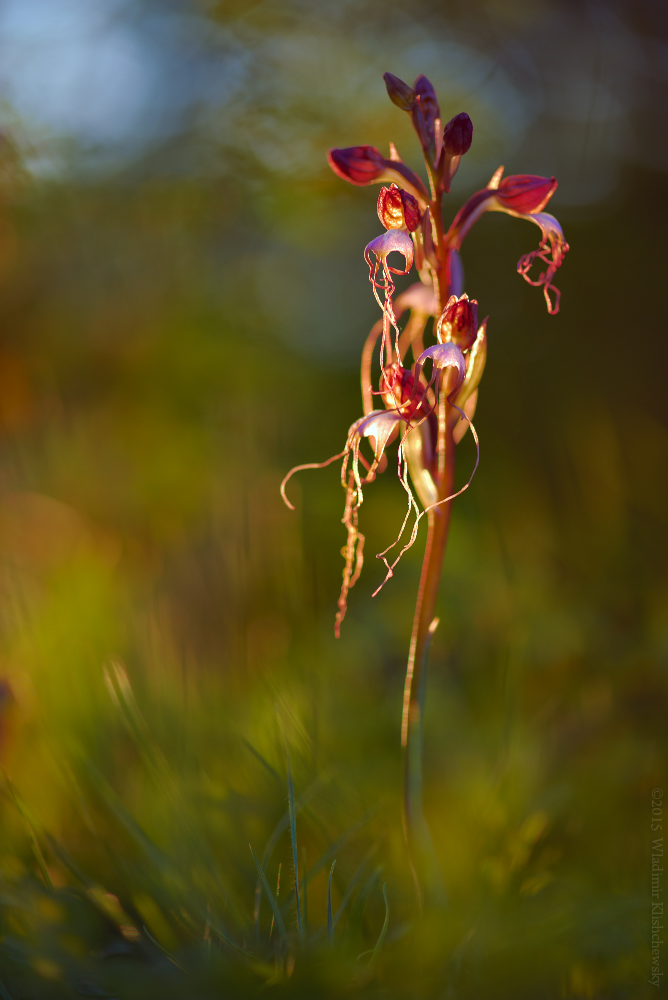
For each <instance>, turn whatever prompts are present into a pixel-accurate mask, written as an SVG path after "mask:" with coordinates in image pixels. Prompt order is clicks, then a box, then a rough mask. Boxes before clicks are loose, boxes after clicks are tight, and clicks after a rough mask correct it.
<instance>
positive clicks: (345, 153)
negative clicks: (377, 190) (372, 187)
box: [327, 146, 429, 206]
mask: <svg viewBox="0 0 668 1000" xmlns="http://www.w3.org/2000/svg"><path fill="white" fill-rule="evenodd" d="M327 160H328V162H329V165H330V167H331V168H332V170H333V171H334V173H335V174H337V176H339V177H341V178H342V179H343V180H344V181H348V183H349V184H356V185H357V186H360V187H364V186H365V185H367V184H374V183H375V182H377V181H394V182H395V184H398V185H399V187H401V188H404V189H405V190H406V191H408V192H409V193H410V194H412V195H413V197H414V198H415V199H416V201H417V202H418V203H419V204H420V205H422V206H426V204H427V201H428V199H429V195H428V194H427V189H426V187H425V186H424V184H423V182H422V181H421V180H420V178H419V177H418V175H417V174H415V173H413V171H412V170H410V169H409V168H408V167H407V166H406V165H405V164H404V163H402V162H401V160H398V159H397V160H395V159H389V160H388V159H385V157H384V156H383V155H382V153H380V151H379V150H377V149H376V147H375V146H349V147H348V148H346V149H330V150H329V152H328V153H327Z"/></svg>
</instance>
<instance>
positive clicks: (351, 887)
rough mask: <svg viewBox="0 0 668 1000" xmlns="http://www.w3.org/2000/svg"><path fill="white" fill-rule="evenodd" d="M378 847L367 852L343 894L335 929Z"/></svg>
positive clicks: (374, 846)
mask: <svg viewBox="0 0 668 1000" xmlns="http://www.w3.org/2000/svg"><path fill="white" fill-rule="evenodd" d="M377 847H378V844H374V845H373V847H372V848H371V850H370V851H368V852H367V854H366V855H365V856H364V858H363V859H362V863H361V864H360V865H359V867H358V868H357V870H356V872H355V874H354V875H353V877H352V878H351V880H350V882H349V883H348V887H347V888H346V891H345V892H344V894H343V899H342V900H341V903H340V905H339V908H338V910H337V911H336V913H335V915H334V930H336V927H337V924H338V922H339V920H340V919H341V917H342V916H343V911H344V910H345V908H346V906H347V905H348V903H349V901H350V897H351V896H352V894H353V892H354V891H355V886H356V885H357V883H358V882H359V880H360V878H361V877H362V873H363V871H364V869H365V868H366V866H367V864H368V863H369V861H370V860H371V858H372V857H373V855H374V854H375V853H376V849H377Z"/></svg>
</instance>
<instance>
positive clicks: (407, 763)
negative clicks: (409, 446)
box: [401, 393, 455, 896]
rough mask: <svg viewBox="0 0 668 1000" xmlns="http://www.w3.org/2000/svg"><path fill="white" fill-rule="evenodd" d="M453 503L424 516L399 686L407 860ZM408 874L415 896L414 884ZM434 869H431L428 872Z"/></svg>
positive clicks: (447, 465)
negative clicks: (405, 660)
mask: <svg viewBox="0 0 668 1000" xmlns="http://www.w3.org/2000/svg"><path fill="white" fill-rule="evenodd" d="M442 400H443V401H442V404H441V406H440V407H439V434H438V437H439V441H438V444H439V447H438V474H437V476H436V482H437V486H438V496H439V499H441V500H442V499H445V497H448V496H450V495H451V494H452V493H454V492H455V490H454V479H455V443H454V440H453V437H452V423H453V421H452V420H451V419H450V420H449V419H447V418H448V417H449V416H450V414H449V413H448V412H447V411H448V410H450V409H451V407H450V406H449V405H448V404H447V403H446V401H445V393H443V394H442ZM451 511H452V501H451V500H450V501H448V502H447V503H443V504H441V506H438V507H434V508H433V509H432V510H430V511H429V513H428V514H427V520H428V533H427V544H426V549H425V554H424V561H423V563H422V574H421V576H420V586H419V589H418V596H417V603H416V606H415V617H414V619H413V631H412V635H411V644H410V651H409V654H408V667H407V670H406V682H405V686H404V704H403V717H402V724H401V746H402V748H403V753H404V761H403V772H404V801H403V807H404V830H405V834H406V839H407V842H408V846H409V851H411V853H412V854H414V852H416V851H418V852H419V853H420V854H421V855H423V856H424V854H425V852H426V851H428V852H429V853H430V854H431V853H432V851H431V850H429V848H430V845H431V842H430V840H429V833H428V829H427V826H426V822H425V819H424V816H423V813H422V726H423V715H424V695H425V681H426V670H427V659H428V655H429V646H430V643H431V637H432V635H433V633H434V630H435V628H436V625H437V624H438V620H437V619H435V618H434V610H435V607H436V598H437V595H438V587H439V583H440V580H441V572H442V568H443V559H444V556H445V550H446V546H447V541H448V529H449V527H450V515H451ZM415 860H416V859H413V868H414V874H415V878H416V883H417V887H418V896H420V891H419V878H418V875H417V873H416V872H415V864H414V861H415ZM426 860H430V859H425V858H424V857H422V858H421V859H420V861H421V862H422V863H420V865H419V867H420V868H421V869H423V868H424V866H425V865H424V862H425V861H426ZM432 867H433V866H432Z"/></svg>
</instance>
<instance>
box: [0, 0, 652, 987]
mask: <svg viewBox="0 0 668 1000" xmlns="http://www.w3.org/2000/svg"><path fill="white" fill-rule="evenodd" d="M666 28H667V22H666V11H665V6H664V4H663V3H661V2H660V0H633V2H631V0H617V2H615V0H604V2H595V0H592V2H588V3H575V2H573V3H570V2H565V0H470V2H468V3H464V2H461V3H460V2H442V0H421V2H420V3H412V4H400V3H398V2H396V0H388V2H384V3H380V2H377V0H366V2H365V0H355V2H354V3H353V2H348V0H341V2H325V0H322V2H319V0H309V2H308V3H307V2H300V0H280V2H279V0H259V2H254V0H228V2H225V0H222V2H216V0H3V2H2V4H1V6H0V101H1V103H0V125H1V129H2V142H1V145H0V198H1V201H2V207H1V211H0V590H1V593H2V601H1V603H0V758H1V760H0V762H1V763H2V768H3V771H2V782H1V784H2V796H1V799H0V810H1V812H2V820H1V824H0V831H1V832H0V914H1V916H0V920H1V927H0V994H1V995H2V996H3V998H4V1000H7V997H10V1000H16V998H17V997H40V998H41V997H52V996H53V997H71V996H72V997H74V996H78V995H86V996H108V997H110V996H117V997H153V996H155V997H172V996H173V997H183V998H185V997H194V996H197V997H202V998H208V997H218V996H222V995H232V996H246V995H249V996H251V995H252V996H254V995H256V994H258V992H265V993H266V992H267V991H268V992H269V994H271V992H275V993H277V994H280V995H281V996H282V995H290V996H292V995H294V996H302V995H303V996H305V997H306V996H309V997H311V996H322V997H325V996H332V997H338V996H341V995H343V994H344V992H345V993H353V994H354V993H355V992H356V991H359V992H360V993H364V994H365V995H366V994H368V995H378V996H380V995H382V996H384V997H395V996H396V997H425V998H426V997H429V998H431V997H483V996H485V997H492V996H493V997H506V996H508V997H511V996H512V997H513V998H519V997H527V998H528V997H531V998H537V997H546V998H551V997H561V996H568V997H570V996H572V997H606V998H611V997H640V996H644V995H649V994H650V993H651V991H652V989H653V987H651V986H650V985H648V983H647V980H648V978H649V973H650V951H649V940H650V931H651V925H650V901H651V897H650V853H651V841H652V834H651V832H650V822H651V818H652V816H651V792H652V789H654V788H655V787H659V788H662V787H663V785H662V782H665V781H666V780H667V779H666V772H665V770H664V769H663V761H664V755H665V749H666V739H665V728H666V719H667V717H668V716H667V710H668V697H667V695H668V687H667V678H666V659H667V656H668V582H667V580H666V560H667V557H668V544H667V540H666V522H667V520H668V406H667V403H668V396H667V394H666V390H665V385H666V362H667V360H668V349H667V348H666V343H665V320H664V308H665V287H666V278H665V271H666V255H665V227H666V224H667V222H668V204H667V200H666V181H667V176H668V173H667V172H668V138H667V137H668V33H667V31H666ZM386 70H389V71H391V72H393V73H395V74H396V75H398V76H400V77H402V78H404V79H406V80H408V81H409V82H411V81H412V80H413V79H414V78H415V76H417V75H418V74H419V73H425V74H427V76H429V78H430V79H431V80H432V82H433V83H434V85H435V87H436V89H437V91H438V93H439V96H440V99H441V108H442V111H443V116H444V118H445V119H447V118H449V117H450V116H451V115H454V114H456V113H458V112H460V111H462V110H465V111H467V112H468V113H469V114H470V116H471V118H472V119H473V123H474V141H473V146H472V148H471V151H470V152H469V154H467V156H466V157H465V159H464V160H463V161H462V166H461V169H460V171H459V174H458V175H457V178H456V180H455V183H454V185H453V192H452V195H451V196H450V200H449V203H448V205H447V211H448V212H449V213H451V214H454V212H455V211H456V209H457V208H458V207H459V206H460V205H461V203H462V202H463V200H464V199H465V198H466V197H467V196H468V195H469V194H470V193H472V192H473V191H474V190H476V189H477V188H479V187H481V186H483V185H484V184H485V183H486V181H487V180H488V178H489V176H490V175H491V173H492V172H493V171H494V169H495V168H496V167H497V166H498V165H499V164H500V163H504V164H505V166H506V170H507V171H508V172H511V173H521V172H527V173H529V172H530V173H539V174H546V175H552V174H555V175H556V176H557V178H558V179H559V189H558V191H557V193H556V195H555V197H554V199H553V202H552V211H554V214H556V215H557V217H558V218H559V219H560V221H561V222H562V225H563V227H564V230H565V233H566V236H567V239H568V240H569V242H570V245H571V252H570V253H569V254H568V257H567V259H566V262H565V264H564V266H563V268H562V271H561V273H560V274H559V276H558V280H557V284H558V286H559V287H560V288H561V290H562V309H561V312H560V313H559V315H558V316H556V317H550V316H548V315H547V313H546V310H545V304H544V301H543V299H542V296H541V294H540V292H539V291H537V290H534V289H531V288H530V287H529V286H527V285H526V284H525V283H524V282H523V281H522V280H521V278H520V277H519V276H518V275H517V274H516V271H515V265H516V261H517V259H518V258H519V257H520V255H521V254H522V253H525V252H527V251H528V250H530V249H533V248H534V246H535V245H536V233H537V230H535V227H532V226H527V225H525V224H524V223H523V222H520V221H517V220H514V219H510V218H508V217H506V216H501V215H489V216H487V217H485V218H483V220H482V221H481V223H480V224H479V225H478V226H477V227H476V229H475V230H474V231H473V232H472V233H471V235H470V236H469V237H468V238H467V241H466V244H465V247H464V253H463V259H464V267H465V273H466V286H465V287H466V290H467V292H468V293H469V295H471V296H473V297H475V298H477V299H478V300H479V302H480V308H481V310H482V314H483V315H486V314H487V313H489V314H490V325H489V330H490V348H489V360H488V366H487V370H486V373H485V376H484V381H483V384H482V388H481V394H480V402H479V406H478V413H477V420H476V425H477V428H478V431H479V434H480V439H481V464H480V470H479V472H478V474H477V476H476V479H475V481H474V484H473V487H472V488H471V489H470V490H469V491H468V492H467V493H466V494H464V495H463V496H462V497H461V498H459V499H458V500H457V501H456V506H455V511H454V516H453V525H452V533H451V544H450V548H449V551H448V555H447V559H446V569H445V574H444V578H443V583H442V589H441V595H440V600H439V614H440V617H441V626H440V628H439V630H438V632H437V633H436V636H435V640H434V644H433V649H432V657H431V666H430V676H429V691H428V707H427V718H426V733H425V791H424V799H425V812H426V815H427V819H428V822H429V824H430V828H431V832H432V838H433V840H434V845H435V850H436V854H437V856H438V859H439V863H440V867H441V869H442V875H443V885H444V887H445V891H446V892H447V896H448V903H447V906H445V907H440V908H436V909H434V910H433V911H428V912H425V913H423V914H422V916H420V915H418V914H417V911H416V906H415V897H414V893H413V886H412V881H411V877H410V872H409V870H408V864H407V858H406V852H405V848H404V845H403V834H402V830H401V819H400V755H399V746H398V742H399V741H398V736H399V723H400V714H401V692H402V686H403V675H404V670H405V660H406V652H407V647H408V639H409V635H410V627H411V620H412V608H413V605H414V599H415V592H416V585H417V579H418V575H419V569H420V552H419V550H420V548H421V545H422V540H421V541H420V542H419V543H418V545H416V546H415V548H414V550H412V551H411V552H410V553H409V554H408V555H407V556H406V557H405V558H404V560H403V563H402V564H401V566H400V568H399V570H398V571H397V573H396V575H395V578H394V579H393V580H392V581H391V583H390V584H389V585H388V586H387V587H386V588H385V590H384V591H383V592H382V593H381V594H380V595H379V596H378V597H377V598H375V599H374V600H371V598H370V594H371V592H372V591H373V590H374V589H375V587H376V586H377V585H378V583H379V582H380V579H381V576H382V574H381V567H380V565H379V564H377V563H376V561H375V560H374V559H373V553H374V552H376V551H379V550H380V549H381V548H383V547H384V546H385V545H386V544H387V542H388V541H389V540H390V539H391V538H393V537H394V535H395V533H396V530H397V525H398V523H400V521H401V518H402V517H403V510H404V500H403V496H404V495H403V492H402V491H401V489H400V488H399V486H398V484H397V483H396V480H394V479H393V477H392V476H391V475H385V476H381V477H379V479H378V481H377V482H376V483H375V484H374V485H373V487H372V488H370V489H369V490H368V491H367V492H366V496H365V505H364V508H363V510H362V518H361V520H362V530H364V531H365V533H366V535H367V546H368V548H367V551H368V553H369V554H370V557H369V558H368V560H367V565H366V567H365V570H364V573H363V575H362V578H361V580H360V582H359V584H358V585H357V587H356V589H355V590H354V591H353V593H352V595H351V600H350V605H349V613H348V617H347V619H346V621H345V625H344V628H343V634H342V638H341V639H340V640H339V641H336V640H335V639H334V635H333V620H334V613H335V610H336V599H337V596H338V591H339V586H340V575H341V569H342V561H341V558H340V548H341V545H342V544H343V542H344V535H345V532H344V529H343V527H342V525H341V523H340V518H341V516H342V513H343V509H342V508H343V492H342V490H341V488H340V484H339V483H338V476H337V472H336V468H335V467H334V466H332V467H331V468H329V469H327V470H324V471H321V472H312V473H305V474H304V475H303V476H302V477H301V478H300V479H299V480H298V481H297V480H294V481H293V484H292V485H291V492H292V496H293V498H294V499H295V501H296V506H297V510H296V512H294V513H291V512H289V511H288V510H287V509H286V508H285V507H284V506H283V504H282V503H281V501H280V497H279V494H278V486H279V483H280V481H281V479H282V477H283V475H284V473H285V472H286V470H287V469H289V468H290V467H291V466H292V465H294V464H296V463H298V462H307V461H317V460H321V459H324V458H326V457H327V456H328V455H330V454H333V453H335V452H337V451H339V450H340V448H341V447H342V446H343V441H344V439H345V435H346V432H347V428H348V427H349V425H350V424H351V423H352V421H353V420H354V419H356V418H357V417H358V416H359V415H360V413H361V403H360V395H359V381H358V362H359V355H360V351H361V347H362V344H363V342H364V338H365V337H366V333H367V331H368V328H369V327H370V325H371V324H372V323H373V322H374V321H375V319H376V317H377V307H376V306H375V303H374V300H373V297H372V295H371V291H370V288H369V285H368V280H367V271H366V266H365V264H364V261H363V258H362V251H363V248H364V246H365V244H366V243H367V242H368V241H369V240H370V239H371V238H373V237H374V236H376V235H378V232H379V224H378V221H377V218H376V212H375V197H376V191H375V190H374V189H353V188H350V187H348V186H346V185H345V184H344V183H343V182H342V181H340V180H338V179H337V178H336V177H334V175H333V174H332V173H331V172H329V170H328V168H327V165H326V161H325V152H326V150H327V148H329V147H330V146H348V145H353V144H361V143H370V144H374V145H376V146H378V147H380V148H381V149H383V150H385V149H387V144H388V142H389V140H393V141H394V142H395V144H396V145H397V146H398V147H399V150H400V151H401V153H402V155H403V156H404V158H405V159H406V160H407V162H409V163H410V164H411V166H413V167H414V168H418V167H419V160H418V155H417V152H418V151H417V145H416V142H415V140H414V138H413V137H412V134H411V130H410V127H409V122H408V118H407V116H405V115H403V114H402V113H401V112H400V111H399V110H398V109H397V108H395V107H394V106H393V105H392V104H391V103H390V102H389V101H388V99H387V96H386V94H385V88H384V85H383V81H382V74H383V72H384V71H386ZM459 450H460V452H461V456H460V460H459V466H460V469H459V474H460V476H461V477H462V482H463V481H465V479H464V477H466V478H467V477H468V472H469V469H470V466H471V463H472V462H473V459H474V452H473V449H472V445H471V442H470V440H468V439H465V441H464V442H463V443H462V445H461V446H460V449H459ZM286 745H287V747H288V748H289V752H290V757H291V762H292V772H293V776H294V782H295V794H296V796H297V808H298V810H299V811H298V816H297V830H298V837H299V841H300V845H301V846H303V847H304V850H305V861H306V870H307V871H308V873H309V874H308V924H307V927H308V930H307V938H308V943H307V944H305V945H303V946H302V948H301V950H299V949H297V951H296V954H295V953H294V951H293V952H291V955H292V957H291V958H290V959H289V960H288V961H287V963H286V964H285V965H284V966H283V971H281V968H282V967H281V963H280V962H279V961H278V959H277V957H276V955H277V952H276V950H275V949H276V945H275V941H276V931H275V930H274V932H273V936H272V938H271V940H269V925H270V921H271V911H270V909H269V906H268V905H267V901H266V898H265V899H264V901H263V904H262V909H261V911H260V918H259V920H260V923H259V931H256V929H255V928H254V925H253V913H254V905H255V897H256V880H257V874H256V871H255V868H254V864H253V860H252V858H251V856H250V852H249V851H248V843H249V841H250V842H251V843H252V845H253V847H254V850H255V852H256V854H257V855H258V857H262V858H264V859H265V860H266V871H267V878H268V879H269V882H270V884H271V885H272V887H274V886H275V884H276V879H277V874H278V866H279V864H280V865H281V869H282V872H283V875H282V879H283V881H282V883H281V888H280V891H279V897H278V899H279V903H281V904H283V905H285V907H286V911H285V912H286V917H285V919H286V921H287V923H288V931H289V933H290V934H291V935H292V934H293V926H294V913H293V911H292V910H291V908H290V902H289V890H290V887H291V884H292V877H293V876H292V873H291V872H292V869H291V866H292V860H291V852H290V840H289V835H288V833H287V820H286V809H287V804H286V803H287V785H286V774H287V763H286ZM667 808H668V807H667ZM272 831H275V836H274V837H273V840H271V841H270V838H271V837H272ZM268 841H270V843H269V847H270V848H271V850H268V849H266V845H267V843H268ZM300 850H301V847H300ZM263 852H264V854H263ZM334 859H336V861H337V864H336V868H335V871H334V876H333V880H332V902H333V908H334V915H335V917H336V915H337V911H338V909H339V907H342V909H341V915H340V919H339V921H338V923H337V924H336V928H335V935H334V936H335V943H334V947H333V948H329V949H327V948H326V947H325V936H324V934H323V931H322V928H323V925H324V923H325V920H326V900H327V877H328V871H329V867H330V865H331V862H332V861H333V860H334ZM302 863H303V859H302V857H301V855H300V866H301V865H302ZM383 883H386V891H387V895H388V901H389V912H390V923H389V926H388V930H387V935H386V937H385V941H384V946H383V948H382V951H381V952H380V954H379V955H378V956H376V957H374V958H373V961H372V963H371V965H370V966H369V965H367V964H366V963H367V962H368V957H367V958H364V959H362V960H361V961H358V960H357V955H358V954H359V953H360V952H363V951H364V950H367V949H373V947H374V945H375V943H376V940H377V938H378V935H379V932H380V930H381V926H382V924H383V919H384V913H385V908H384V901H383V896H382V891H381V887H382V885H383ZM229 940H232V941H233V942H235V943H236V944H237V945H238V946H240V947H242V948H244V949H245V950H247V951H251V952H253V955H254V957H253V958H247V957H243V956H239V955H238V953H236V952H235V951H234V949H233V948H231V947H230V946H229V943H227V942H229ZM666 961H667V962H668V959H666Z"/></svg>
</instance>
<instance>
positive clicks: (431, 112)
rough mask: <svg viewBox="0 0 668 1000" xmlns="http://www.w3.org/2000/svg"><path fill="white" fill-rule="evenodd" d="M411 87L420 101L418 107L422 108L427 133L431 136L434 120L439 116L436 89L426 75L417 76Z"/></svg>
mask: <svg viewBox="0 0 668 1000" xmlns="http://www.w3.org/2000/svg"><path fill="white" fill-rule="evenodd" d="M413 89H414V90H415V96H416V97H417V99H418V101H419V102H420V108H421V109H422V114H423V115H424V120H425V122H426V123H427V129H428V131H429V134H430V136H433V134H434V122H435V121H436V119H437V118H440V117H441V112H440V111H439V109H438V98H437V96H436V91H435V90H434V88H433V87H432V85H431V83H430V82H429V80H428V79H427V77H426V76H419V77H418V78H417V80H416V81H415V83H414V84H413Z"/></svg>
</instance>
